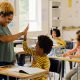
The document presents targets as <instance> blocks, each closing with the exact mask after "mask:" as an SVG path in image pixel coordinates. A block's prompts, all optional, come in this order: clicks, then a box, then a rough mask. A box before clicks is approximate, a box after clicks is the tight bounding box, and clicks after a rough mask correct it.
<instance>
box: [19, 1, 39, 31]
mask: <svg viewBox="0 0 80 80" xmlns="http://www.w3.org/2000/svg"><path fill="white" fill-rule="evenodd" d="M40 1H41V0H19V31H22V30H24V29H25V27H26V26H27V24H28V23H29V26H30V27H29V31H30V32H32V31H41V4H40V3H41V2H40Z"/></svg>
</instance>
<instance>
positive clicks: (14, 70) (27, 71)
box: [9, 66, 45, 74]
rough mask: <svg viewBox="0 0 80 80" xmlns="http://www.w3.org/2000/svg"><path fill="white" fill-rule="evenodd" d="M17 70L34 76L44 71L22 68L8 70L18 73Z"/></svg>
mask: <svg viewBox="0 0 80 80" xmlns="http://www.w3.org/2000/svg"><path fill="white" fill-rule="evenodd" d="M19 70H23V71H25V72H26V73H28V74H36V73H40V72H43V71H45V70H44V69H40V68H32V67H22V66H18V67H13V68H11V69H9V71H10V72H19Z"/></svg>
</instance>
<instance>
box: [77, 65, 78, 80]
mask: <svg viewBox="0 0 80 80" xmlns="http://www.w3.org/2000/svg"><path fill="white" fill-rule="evenodd" d="M77 80H78V65H77Z"/></svg>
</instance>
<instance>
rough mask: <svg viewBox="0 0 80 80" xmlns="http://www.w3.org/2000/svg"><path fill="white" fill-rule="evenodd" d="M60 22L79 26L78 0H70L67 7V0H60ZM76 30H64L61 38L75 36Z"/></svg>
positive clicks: (79, 10) (79, 9)
mask: <svg viewBox="0 0 80 80" xmlns="http://www.w3.org/2000/svg"><path fill="white" fill-rule="evenodd" d="M61 22H62V23H61V24H62V26H67V27H69V26H76V27H77V26H80V0H72V6H71V7H69V5H68V0H61ZM76 31H77V30H69V31H68V30H64V31H63V38H64V39H66V40H70V39H71V38H75V37H76Z"/></svg>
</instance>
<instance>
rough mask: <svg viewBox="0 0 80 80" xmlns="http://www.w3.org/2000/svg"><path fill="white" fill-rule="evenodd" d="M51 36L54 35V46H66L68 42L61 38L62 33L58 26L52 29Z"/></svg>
mask: <svg viewBox="0 0 80 80" xmlns="http://www.w3.org/2000/svg"><path fill="white" fill-rule="evenodd" d="M51 36H52V40H53V43H54V45H53V47H65V46H66V42H65V41H64V40H63V39H61V38H60V36H61V33H60V30H59V29H57V28H54V29H52V30H51Z"/></svg>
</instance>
